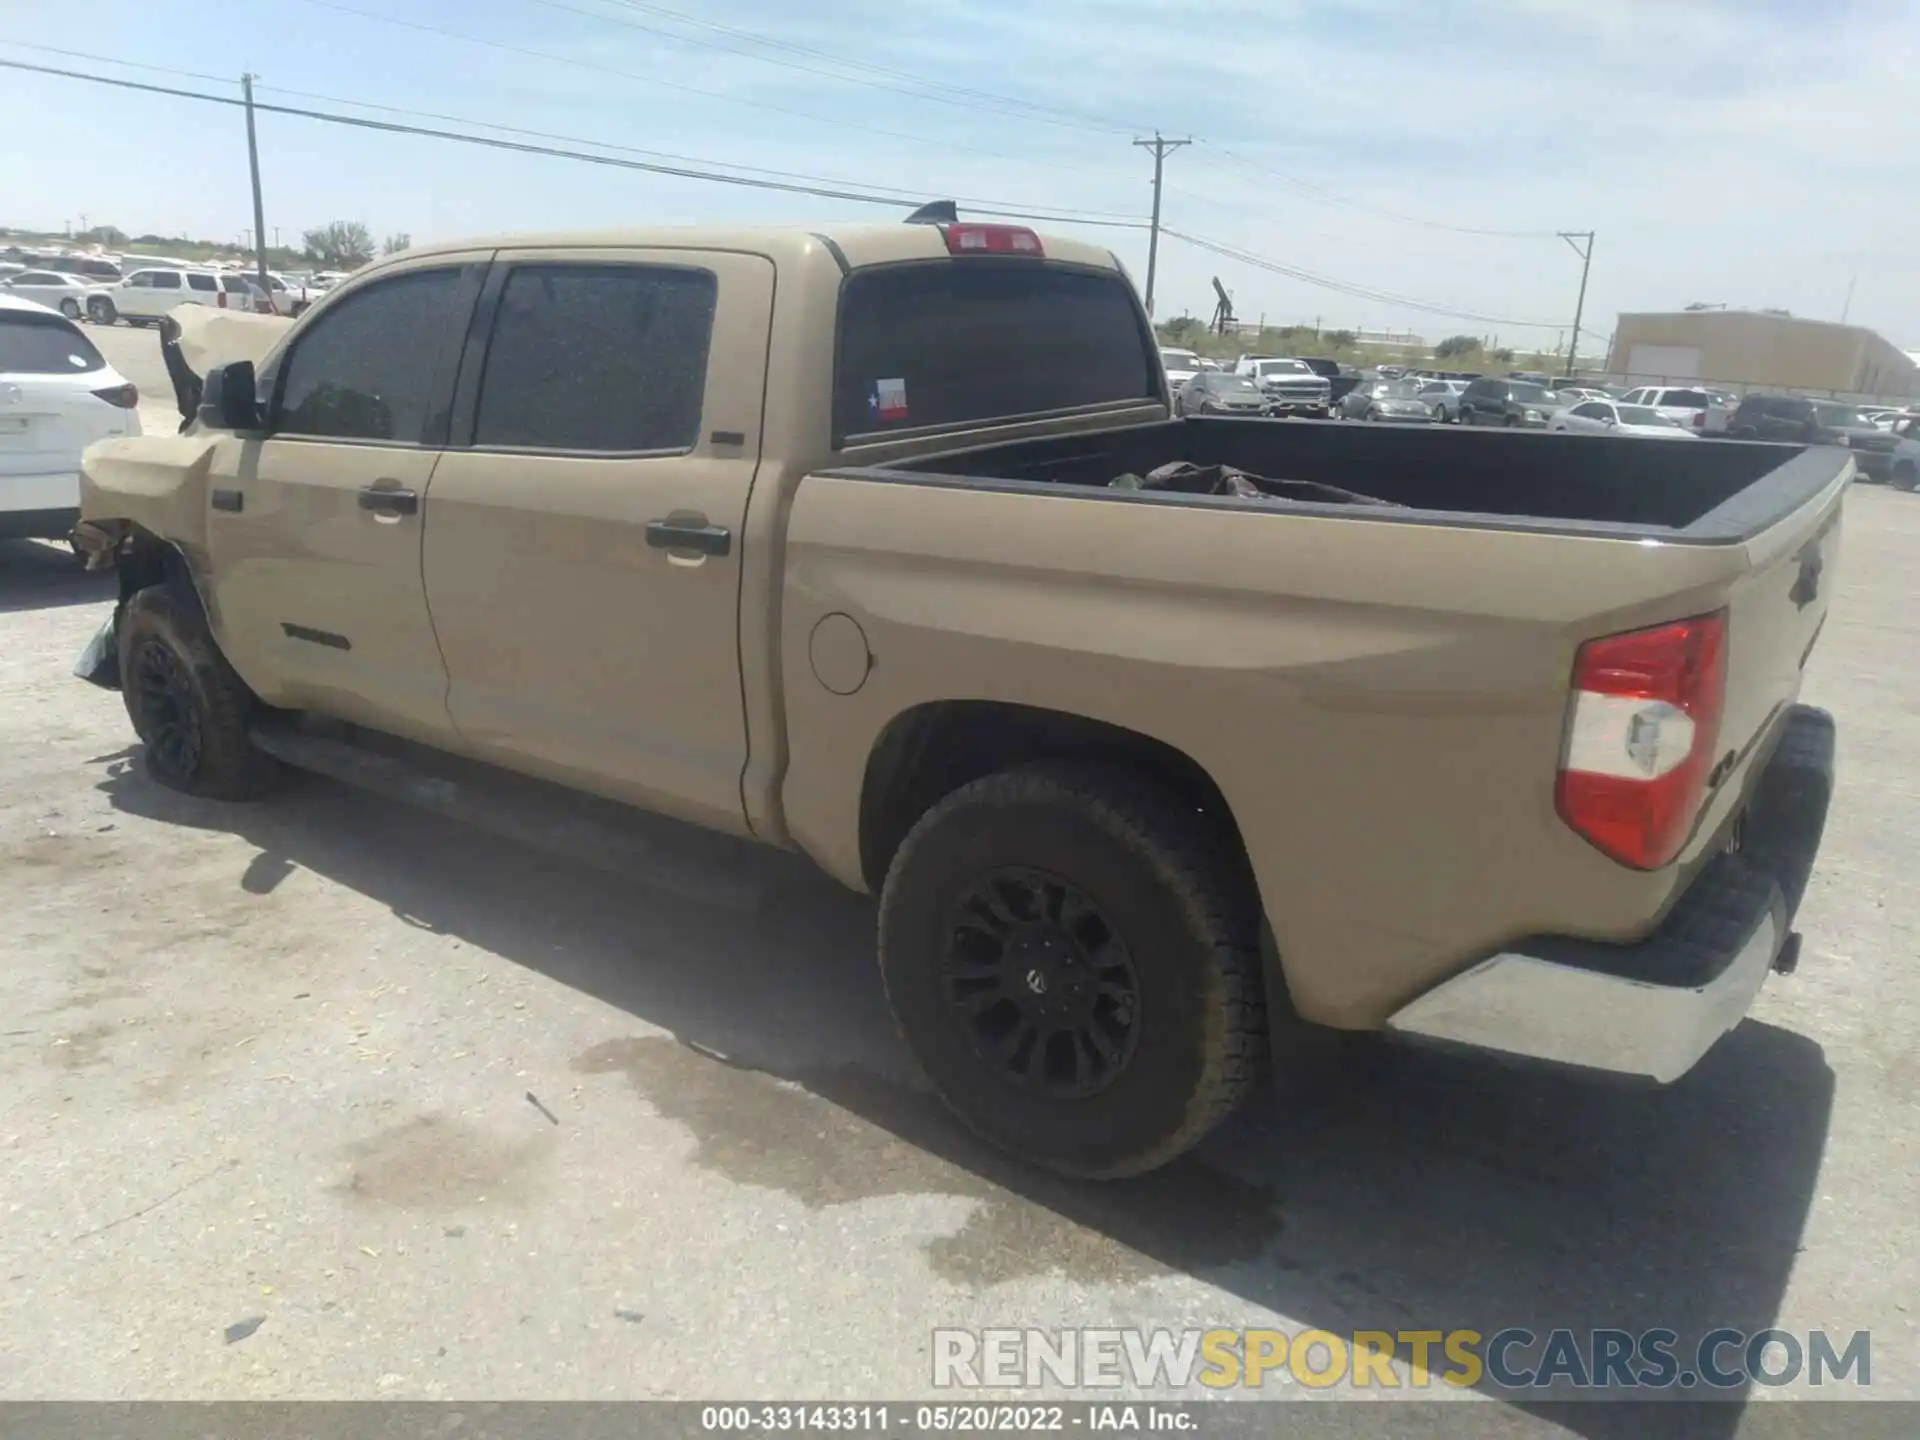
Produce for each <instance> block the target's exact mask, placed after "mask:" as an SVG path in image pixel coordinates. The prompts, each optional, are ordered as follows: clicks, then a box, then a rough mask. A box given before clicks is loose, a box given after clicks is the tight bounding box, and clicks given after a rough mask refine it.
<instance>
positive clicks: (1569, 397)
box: [1551, 385, 1613, 405]
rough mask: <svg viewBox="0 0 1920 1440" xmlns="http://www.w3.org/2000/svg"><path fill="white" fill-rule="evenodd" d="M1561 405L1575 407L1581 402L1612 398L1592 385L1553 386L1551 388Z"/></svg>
mask: <svg viewBox="0 0 1920 1440" xmlns="http://www.w3.org/2000/svg"><path fill="white" fill-rule="evenodd" d="M1551 388H1552V390H1553V393H1554V394H1556V395H1558V396H1559V397H1560V399H1561V402H1562V403H1563V404H1567V405H1575V404H1578V403H1579V402H1580V401H1582V400H1611V399H1613V396H1611V395H1609V394H1608V393H1607V392H1606V391H1605V390H1602V389H1600V388H1599V387H1598V386H1594V385H1555V386H1553V387H1551Z"/></svg>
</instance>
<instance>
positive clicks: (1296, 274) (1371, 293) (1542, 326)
mask: <svg viewBox="0 0 1920 1440" xmlns="http://www.w3.org/2000/svg"><path fill="white" fill-rule="evenodd" d="M1160 233H1161V234H1162V235H1166V236H1169V237H1170V238H1172V239H1175V240H1184V241H1185V242H1186V243H1187V244H1189V245H1194V246H1198V247H1199V248H1200V249H1202V250H1209V251H1212V252H1213V253H1214V254H1216V255H1221V256H1224V257H1226V258H1227V259H1229V260H1237V261H1239V262H1240V263H1241V264H1243V265H1251V266H1253V267H1254V268H1255V269H1258V270H1266V271H1269V272H1271V273H1272V274H1275V275H1284V276H1286V277H1287V278H1288V279H1291V280H1298V281H1300V282H1302V283H1303V284H1307V285H1313V286H1317V287H1318V288H1320V289H1322V290H1332V291H1336V292H1338V293H1339V294H1342V295H1351V296H1354V297H1355V298H1357V299H1361V300H1372V301H1375V302H1376V303H1378V304H1382V305H1398V306H1400V307H1401V308H1403V309H1407V310H1419V311H1422V312H1424V313H1426V314H1429V315H1441V316H1445V317H1447V318H1449V319H1454V320H1474V321H1478V322H1480V323H1482V324H1486V325H1511V326H1516V327H1518V328H1520V329H1526V330H1553V329H1557V328H1564V323H1565V322H1563V321H1558V320H1514V319H1510V318H1507V317H1504V316H1499V315H1481V314H1478V313H1476V312H1474V311H1471V310H1455V309H1453V308H1451V307H1450V306H1445V305H1436V304H1433V303H1432V302H1430V301H1426V300H1415V299H1412V298H1410V297H1408V296H1405V295H1396V294H1393V293H1392V292H1391V291H1387V290H1375V289H1372V288H1371V287H1369V286H1365V285H1354V284H1352V283H1350V282H1348V281H1345V280H1334V279H1330V278H1328V277H1327V276H1325V275H1316V274H1314V273H1313V272H1312V271H1310V270H1301V269H1299V268H1297V267H1295V266H1292V265H1283V264H1281V263H1280V262H1279V261H1277V260H1269V259H1267V258H1266V257H1265V256H1263V255H1255V254H1253V253H1252V252H1251V251H1248V250H1242V249H1240V248H1239V247H1238V246H1234V245H1227V244H1225V243H1223V242H1221V241H1218V240H1208V239H1206V238H1205V237H1203V236H1199V235H1188V234H1185V233H1183V232H1181V231H1179V230H1173V229H1169V228H1167V227H1165V226H1162V227H1161V230H1160Z"/></svg>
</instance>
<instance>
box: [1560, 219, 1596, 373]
mask: <svg viewBox="0 0 1920 1440" xmlns="http://www.w3.org/2000/svg"><path fill="white" fill-rule="evenodd" d="M1559 235H1560V238H1561V239H1562V240H1564V241H1566V242H1567V248H1568V249H1570V250H1572V251H1573V253H1574V254H1576V255H1578V256H1579V257H1580V298H1579V299H1578V300H1576V301H1574V302H1573V339H1572V342H1571V343H1570V344H1568V346H1567V370H1566V373H1567V374H1569V375H1571V374H1573V367H1574V366H1575V364H1577V363H1578V360H1577V357H1578V356H1579V354H1580V317H1581V316H1582V315H1584V314H1585V313H1586V309H1587V271H1589V270H1590V269H1592V268H1593V231H1591V230H1562V231H1560V232H1559ZM1576 240H1584V241H1586V242H1587V243H1586V244H1585V245H1584V246H1582V245H1576V244H1574V241H1576Z"/></svg>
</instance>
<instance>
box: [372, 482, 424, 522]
mask: <svg viewBox="0 0 1920 1440" xmlns="http://www.w3.org/2000/svg"><path fill="white" fill-rule="evenodd" d="M360 508H361V509H362V510H384V511H386V512H387V513H388V514H390V515H414V514H418V513H419V510H420V497H419V496H418V495H416V494H415V493H414V492H413V491H411V490H401V489H398V488H395V487H392V486H386V485H365V486H362V487H361V490H360Z"/></svg>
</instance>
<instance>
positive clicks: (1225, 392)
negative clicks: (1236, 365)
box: [1174, 371, 1267, 415]
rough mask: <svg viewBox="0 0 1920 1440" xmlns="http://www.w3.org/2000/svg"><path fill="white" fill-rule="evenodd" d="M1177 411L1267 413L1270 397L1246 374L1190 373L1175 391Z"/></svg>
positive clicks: (1230, 413) (1219, 413)
mask: <svg viewBox="0 0 1920 1440" xmlns="http://www.w3.org/2000/svg"><path fill="white" fill-rule="evenodd" d="M1174 413H1175V414H1177V415H1264V414H1266V413H1267V398H1266V396H1264V395H1262V394H1261V393H1260V387H1259V386H1258V385H1256V384H1254V383H1253V381H1251V380H1249V379H1248V378H1247V377H1246V376H1244V375H1222V374H1219V373H1217V372H1216V373H1211V374H1209V373H1207V372H1205V371H1202V372H1201V373H1199V374H1197V375H1194V376H1191V377H1190V378H1189V379H1188V380H1187V382H1186V383H1185V384H1184V385H1182V386H1181V387H1180V389H1179V391H1178V392H1177V393H1176V394H1175V395H1174Z"/></svg>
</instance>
